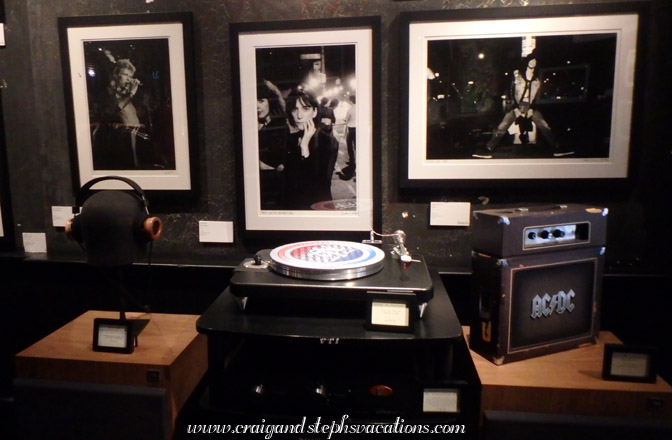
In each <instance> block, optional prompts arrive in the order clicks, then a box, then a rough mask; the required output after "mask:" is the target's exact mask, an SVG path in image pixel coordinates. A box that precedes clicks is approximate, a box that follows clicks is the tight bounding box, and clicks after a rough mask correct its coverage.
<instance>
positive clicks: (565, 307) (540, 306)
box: [530, 289, 576, 319]
mask: <svg viewBox="0 0 672 440" xmlns="http://www.w3.org/2000/svg"><path fill="white" fill-rule="evenodd" d="M575 296H576V294H575V293H574V290H572V289H570V290H569V292H567V293H565V292H564V291H562V290H561V291H559V292H558V293H556V294H555V295H553V296H551V295H549V294H548V293H545V294H544V296H539V295H535V297H534V298H532V314H531V315H530V316H532V319H537V318H541V317H549V316H551V315H552V314H553V312H555V313H557V314H558V315H561V314H563V313H565V311H567V312H570V313H571V311H572V310H574V307H575V305H574V304H572V299H573V298H574V297H575Z"/></svg>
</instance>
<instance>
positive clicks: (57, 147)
mask: <svg viewBox="0 0 672 440" xmlns="http://www.w3.org/2000/svg"><path fill="white" fill-rule="evenodd" d="M567 3H572V2H571V1H569V0H548V1H541V0H539V1H534V0H530V1H528V0H518V1H514V0H494V1H493V0H459V1H438V0H423V1H389V0H375V1H354V0H351V1H339V0H334V1H308V0H286V1H282V2H278V1H276V0H254V1H227V0H224V1H223V0H192V1H188V0H182V1H164V0H156V1H153V2H146V1H144V0H142V1H141V0H119V1H113V2H111V1H108V0H92V1H86V2H83V1H76V2H73V1H69V0H53V1H50V2H48V5H47V4H46V3H45V2H44V1H40V0H6V1H5V8H6V15H7V23H6V28H5V34H6V43H7V44H6V47H4V48H2V49H0V76H2V78H3V79H4V80H5V81H6V82H7V88H6V89H5V90H4V91H3V94H2V100H3V107H4V111H5V136H6V142H7V148H8V164H9V173H10V176H9V177H10V188H11V195H12V205H13V213H14V224H15V235H16V238H17V242H18V243H19V245H21V243H22V241H21V234H22V233H23V232H46V234H47V241H48V252H49V256H50V258H51V257H56V258H60V257H65V258H68V257H69V256H79V255H80V252H81V251H80V250H79V248H78V247H77V246H76V245H74V244H73V243H72V242H68V241H67V240H66V239H65V238H64V236H63V233H62V231H60V230H56V229H55V228H53V227H52V226H51V206H62V205H66V206H67V205H72V204H73V197H72V184H71V181H70V162H69V154H68V141H67V128H66V117H65V99H64V92H63V78H62V75H61V57H60V54H59V46H58V44H59V43H58V33H57V17H67V16H82V15H110V14H123V13H153V12H176V11H191V12H193V14H194V43H195V66H194V67H195V79H196V81H195V90H193V93H194V94H195V97H196V102H197V106H196V108H197V113H196V120H197V122H196V125H195V130H196V132H197V143H196V145H195V146H194V147H195V148H197V149H198V152H199V157H200V159H199V162H198V172H199V175H198V179H199V186H200V193H199V195H198V198H197V199H196V200H195V201H193V202H189V203H186V204H185V203H181V204H179V205H177V204H173V205H171V204H170V203H162V204H161V205H160V206H155V210H158V211H160V212H159V214H160V216H161V217H162V219H163V221H164V223H165V234H164V236H163V238H162V239H161V240H159V242H157V243H156V246H155V258H157V259H160V260H164V261H169V262H185V261H187V262H189V261H208V262H212V263H214V264H234V263H236V262H238V261H239V260H240V259H241V257H243V256H248V255H250V253H252V252H254V251H256V250H258V249H259V246H261V245H262V244H260V243H252V242H246V241H245V240H243V237H242V235H241V231H240V229H241V227H240V225H239V223H238V214H237V209H236V206H237V202H236V189H237V182H236V177H235V175H236V173H235V167H236V166H237V164H236V163H235V160H234V152H235V145H234V126H233V119H234V118H233V114H234V113H233V108H232V84H231V60H230V56H229V33H228V32H229V23H232V22H248V21H273V20H287V19H309V18H328V17H349V16H364V15H378V16H381V19H382V35H381V45H382V48H381V49H382V51H381V60H382V65H381V76H382V77H381V82H380V86H381V88H382V91H383V93H382V99H381V102H379V103H375V105H379V106H380V111H381V115H382V117H381V151H382V157H381V158H380V160H381V170H382V171H381V176H380V178H381V179H382V229H383V231H384V232H391V231H394V230H396V229H403V230H405V231H406V233H407V235H408V245H409V247H410V248H411V250H413V251H416V252H421V253H422V254H424V255H425V256H426V258H427V260H428V262H429V263H430V264H431V265H433V266H438V267H458V268H466V269H467V270H468V268H469V266H470V250H471V246H470V233H469V230H468V229H467V228H448V227H430V226H429V219H428V215H429V202H430V201H467V202H472V203H473V204H474V207H481V206H480V205H481V204H482V203H483V201H484V200H488V201H489V205H488V206H489V207H498V206H502V205H511V204H515V205H526V204H532V203H540V202H544V203H545V202H550V203H571V202H585V203H594V204H600V205H604V206H607V207H609V208H610V212H611V214H610V216H609V235H608V246H607V261H608V265H609V269H608V270H609V271H611V272H622V271H631V270H633V269H634V270H636V271H638V272H652V271H656V272H659V271H661V270H665V268H664V267H662V265H661V264H659V263H660V261H661V260H662V259H664V257H665V255H666V250H667V248H668V247H669V244H670V243H672V239H671V237H672V231H671V228H669V227H667V222H666V220H665V218H664V216H663V215H661V210H662V209H663V208H665V205H667V203H668V202H669V198H670V197H669V188H670V183H671V180H672V172H670V171H672V164H671V162H672V155H671V154H670V143H669V139H668V137H667V136H666V134H667V132H668V131H669V130H668V129H667V127H666V123H667V120H668V119H669V118H667V116H669V114H670V113H669V110H667V104H668V102H667V98H668V97H669V94H667V95H666V94H664V93H662V92H663V89H662V87H663V85H662V84H661V81H659V79H660V78H661V77H663V76H666V75H663V73H665V72H666V71H667V70H666V69H669V68H670V58H669V53H670V52H671V50H670V47H669V43H664V42H669V41H670V40H672V38H671V36H670V30H669V26H667V23H668V22H669V20H666V19H665V17H667V18H668V19H669V17H670V6H669V2H666V1H664V0H654V1H653V2H652V9H653V12H654V14H653V20H652V21H651V23H650V26H649V28H648V39H649V44H648V50H647V51H646V53H643V54H640V55H641V56H642V59H643V60H645V61H646V62H647V69H646V70H645V72H644V74H645V78H644V79H643V80H642V81H641V85H640V87H641V88H640V89H639V90H640V91H641V92H642V95H641V97H642V100H641V101H639V102H641V107H640V108H636V109H635V113H636V115H637V116H638V117H640V119H639V121H640V124H639V125H637V126H636V131H635V134H636V136H635V137H634V139H633V151H635V152H636V155H635V156H634V157H633V159H634V160H635V161H634V165H635V166H634V169H633V178H632V179H631V180H630V181H629V184H628V185H625V186H617V187H605V186H604V185H593V184H591V185H587V184H580V185H576V186H569V187H568V186H563V187H558V186H550V187H547V188H539V187H534V188H532V187H530V186H529V185H523V186H519V187H512V186H511V184H510V183H507V184H497V185H496V186H492V185H490V186H483V187H479V188H470V189H465V188H459V187H447V188H443V189H439V190H433V191H429V190H427V191H415V190H414V191H411V192H404V191H400V190H399V187H398V172H397V168H398V159H397V158H398V144H399V134H400V127H399V118H400V115H399V111H400V108H399V107H400V105H399V101H400V98H401V96H400V94H399V87H398V81H399V69H400V66H399V59H400V58H401V57H400V56H399V37H398V32H399V29H398V15H399V13H400V12H402V11H408V10H437V9H462V8H485V7H507V6H536V5H554V4H567ZM603 3H614V1H611V0H610V1H605V2H603ZM664 44H667V46H664ZM199 220H227V221H229V220H230V221H234V228H235V230H236V240H235V243H234V244H226V245H204V244H202V243H199V241H198V221H199ZM283 242H284V241H282V238H274V239H272V240H271V243H263V244H264V245H266V244H267V245H269V246H273V245H278V244H281V243H283Z"/></svg>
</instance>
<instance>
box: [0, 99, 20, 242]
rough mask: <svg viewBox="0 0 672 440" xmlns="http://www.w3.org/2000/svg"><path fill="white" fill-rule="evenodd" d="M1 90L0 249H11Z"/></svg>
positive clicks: (9, 200) (12, 235)
mask: <svg viewBox="0 0 672 440" xmlns="http://www.w3.org/2000/svg"><path fill="white" fill-rule="evenodd" d="M1 98H2V92H1V91H0V251H13V250H15V248H16V240H15V237H14V220H13V216H12V200H11V195H10V191H9V168H8V166H7V147H6V144H5V122H4V118H3V111H2V99H1Z"/></svg>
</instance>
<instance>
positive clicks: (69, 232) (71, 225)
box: [65, 216, 83, 243]
mask: <svg viewBox="0 0 672 440" xmlns="http://www.w3.org/2000/svg"><path fill="white" fill-rule="evenodd" d="M65 236H66V237H68V238H69V239H70V240H76V241H78V242H79V243H81V242H82V240H83V238H82V228H81V225H80V219H79V217H78V216H76V217H73V218H71V219H68V220H67V221H66V222H65Z"/></svg>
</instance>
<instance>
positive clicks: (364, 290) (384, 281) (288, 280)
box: [230, 251, 434, 303]
mask: <svg viewBox="0 0 672 440" xmlns="http://www.w3.org/2000/svg"><path fill="white" fill-rule="evenodd" d="M260 253H261V254H262V255H263V253H264V251H261V252H260ZM416 259H417V261H416V262H412V263H410V264H408V265H407V264H404V263H401V262H400V261H399V260H396V259H393V258H392V257H386V258H385V261H384V263H383V267H382V269H381V270H380V271H379V272H377V273H375V274H373V275H369V276H365V277H362V278H358V279H356V280H342V281H320V280H310V279H300V278H294V277H290V276H286V275H281V274H279V273H276V272H274V271H272V270H271V269H269V268H268V267H265V268H260V269H255V268H253V267H252V268H251V266H250V265H249V263H250V262H251V261H252V259H247V260H245V261H243V263H241V264H240V265H239V266H238V267H237V268H236V270H235V272H234V274H233V277H232V278H231V282H230V289H231V293H232V294H233V295H234V296H236V297H239V298H242V297H247V298H253V297H254V298H269V299H279V298H283V299H308V300H340V301H352V300H354V301H361V300H365V298H366V296H367V295H382V296H389V297H390V298H394V297H396V296H398V295H413V296H415V297H416V298H417V301H418V303H426V302H428V301H429V300H430V299H431V298H432V296H433V293H434V288H433V285H432V280H431V277H430V275H429V271H428V270H427V265H426V264H425V262H424V260H423V259H422V257H420V256H418V257H416Z"/></svg>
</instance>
